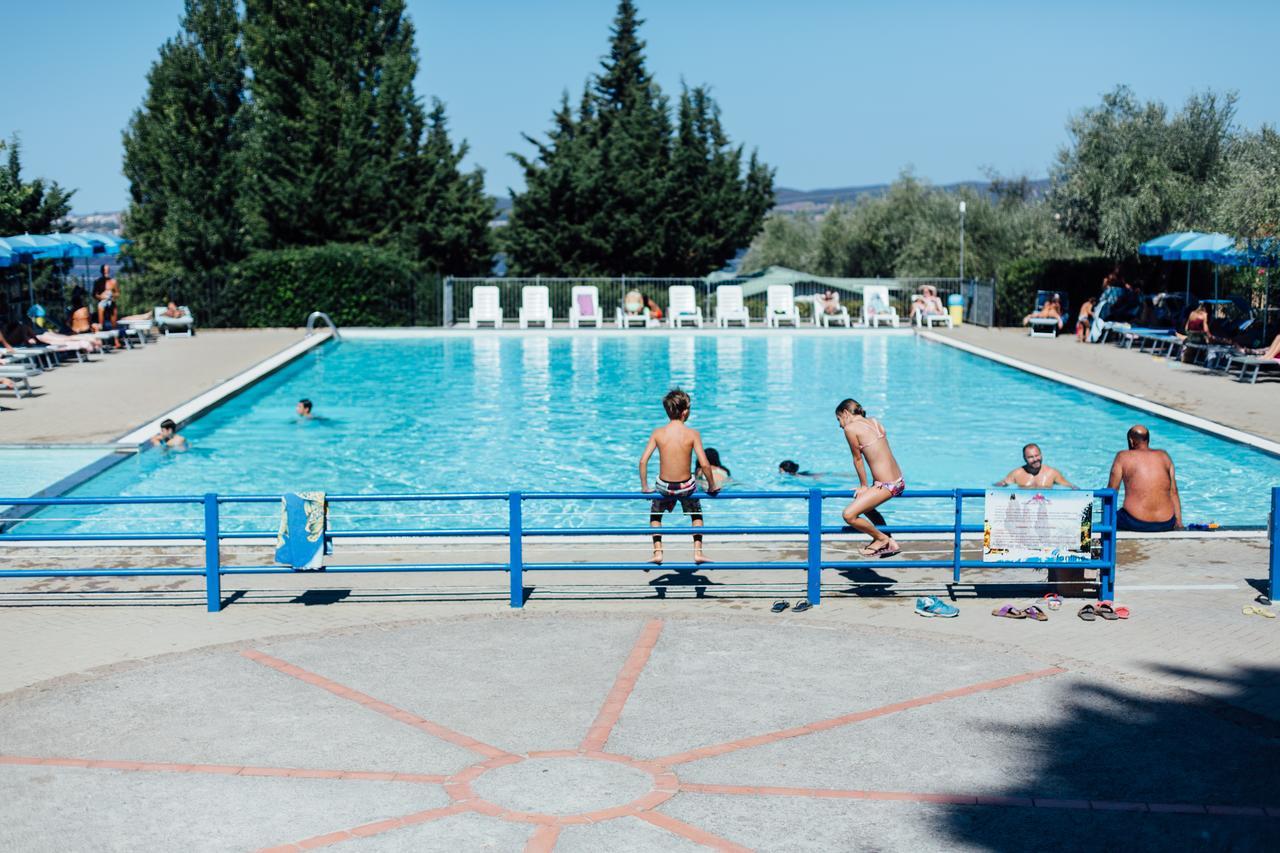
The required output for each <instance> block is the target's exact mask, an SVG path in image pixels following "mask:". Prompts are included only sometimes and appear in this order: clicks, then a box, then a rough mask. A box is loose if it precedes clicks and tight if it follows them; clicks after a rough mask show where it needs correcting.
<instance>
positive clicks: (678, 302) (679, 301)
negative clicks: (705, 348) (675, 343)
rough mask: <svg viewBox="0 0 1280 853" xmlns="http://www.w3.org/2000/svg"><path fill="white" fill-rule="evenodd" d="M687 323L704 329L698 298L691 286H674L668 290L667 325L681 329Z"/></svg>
mask: <svg viewBox="0 0 1280 853" xmlns="http://www.w3.org/2000/svg"><path fill="white" fill-rule="evenodd" d="M685 323H692V324H693V325H694V326H696V327H697V328H699V329H701V328H702V312H701V311H700V310H698V296H697V294H696V293H695V292H694V290H693V285H690V284H673V285H671V287H669V288H668V289H667V325H668V326H670V327H671V328H673V329H679V328H681V327H683V326H684V324H685Z"/></svg>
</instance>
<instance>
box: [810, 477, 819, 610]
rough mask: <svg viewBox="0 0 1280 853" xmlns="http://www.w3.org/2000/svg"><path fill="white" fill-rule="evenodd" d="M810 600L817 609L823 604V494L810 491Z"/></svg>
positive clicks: (814, 490)
mask: <svg viewBox="0 0 1280 853" xmlns="http://www.w3.org/2000/svg"><path fill="white" fill-rule="evenodd" d="M808 575H809V577H808V581H809V583H808V591H807V595H808V599H809V603H810V604H812V605H814V606H815V607H816V606H817V605H819V604H821V603H822V492H821V491H820V490H819V489H810V490H809V570H808Z"/></svg>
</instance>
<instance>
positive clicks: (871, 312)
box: [858, 284, 898, 329]
mask: <svg viewBox="0 0 1280 853" xmlns="http://www.w3.org/2000/svg"><path fill="white" fill-rule="evenodd" d="M882 323H886V324H888V325H890V326H892V327H893V328H895V329H896V328H898V309H897V308H894V307H893V302H891V301H890V300H889V288H888V286H887V285H883V284H870V285H867V286H866V287H864V288H862V319H861V320H860V321H859V322H858V325H860V326H866V327H867V328H868V329H873V328H875V327H877V326H879V325H880V324H882Z"/></svg>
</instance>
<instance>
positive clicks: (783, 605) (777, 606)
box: [769, 601, 791, 613]
mask: <svg viewBox="0 0 1280 853" xmlns="http://www.w3.org/2000/svg"><path fill="white" fill-rule="evenodd" d="M790 606H791V605H790V604H789V603H787V602H785V601H775V602H774V603H773V607H770V608H769V609H770V610H772V611H773V612H774V613H781V612H782V611H784V610H786V609H787V608H788V607H790Z"/></svg>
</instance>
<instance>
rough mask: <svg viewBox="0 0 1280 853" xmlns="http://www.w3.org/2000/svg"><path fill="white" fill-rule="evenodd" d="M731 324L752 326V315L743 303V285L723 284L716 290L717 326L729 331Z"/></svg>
mask: <svg viewBox="0 0 1280 853" xmlns="http://www.w3.org/2000/svg"><path fill="white" fill-rule="evenodd" d="M731 323H741V324H742V328H744V329H745V328H747V327H748V326H750V325H751V314H750V313H748V311H747V306H746V305H744V304H743V302H742V285H740V284H722V285H720V286H719V287H717V288H716V325H717V326H719V327H720V328H722V329H727V328H728V327H729V325H730V324H731Z"/></svg>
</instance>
